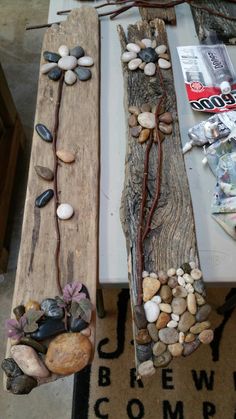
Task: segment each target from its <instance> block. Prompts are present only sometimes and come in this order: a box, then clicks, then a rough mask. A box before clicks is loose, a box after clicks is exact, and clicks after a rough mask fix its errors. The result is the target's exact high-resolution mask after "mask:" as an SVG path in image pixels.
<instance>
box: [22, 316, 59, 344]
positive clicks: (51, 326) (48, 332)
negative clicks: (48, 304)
mask: <svg viewBox="0 0 236 419" xmlns="http://www.w3.org/2000/svg"><path fill="white" fill-rule="evenodd" d="M64 332H66V329H65V325H64V323H63V322H62V321H61V320H54V319H51V318H49V317H48V318H47V319H46V320H45V321H43V322H42V323H41V324H40V325H39V328H38V330H37V331H36V332H33V333H31V334H30V337H31V338H32V339H35V340H39V341H40V340H45V339H48V338H50V337H51V336H56V335H59V334H60V333H64Z"/></svg>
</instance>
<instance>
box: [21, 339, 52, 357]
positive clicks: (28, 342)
mask: <svg viewBox="0 0 236 419" xmlns="http://www.w3.org/2000/svg"><path fill="white" fill-rule="evenodd" d="M19 343H20V345H27V346H30V347H31V348H34V349H35V350H36V351H37V352H41V353H42V354H46V352H47V348H46V346H44V345H42V343H39V342H36V340H34V339H32V338H30V337H29V336H25V337H23V338H21V339H20V342H19Z"/></svg>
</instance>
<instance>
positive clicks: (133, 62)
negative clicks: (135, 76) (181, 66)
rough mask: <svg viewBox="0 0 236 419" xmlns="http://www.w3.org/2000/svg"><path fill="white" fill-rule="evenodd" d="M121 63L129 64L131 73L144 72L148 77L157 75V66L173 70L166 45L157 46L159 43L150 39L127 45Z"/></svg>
mask: <svg viewBox="0 0 236 419" xmlns="http://www.w3.org/2000/svg"><path fill="white" fill-rule="evenodd" d="M126 50H127V51H125V52H123V54H122V56H121V61H122V62H123V63H127V64H128V68H129V70H131V71H135V70H138V69H140V70H142V71H143V72H144V74H146V76H149V77H152V76H154V75H155V73H156V65H158V66H159V67H160V68H162V69H164V70H168V69H169V68H171V62H170V56H169V54H168V53H167V46H166V45H163V44H162V45H157V41H156V40H155V39H154V40H151V39H149V38H145V39H142V40H141V41H136V42H135V43H133V42H131V43H129V44H127V45H126Z"/></svg>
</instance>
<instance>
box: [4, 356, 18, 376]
mask: <svg viewBox="0 0 236 419" xmlns="http://www.w3.org/2000/svg"><path fill="white" fill-rule="evenodd" d="M1 367H2V369H3V371H4V372H5V374H6V376H7V377H12V378H13V377H18V375H22V374H23V371H21V369H20V368H19V367H18V365H17V363H16V362H15V361H14V359H13V358H6V359H4V360H3V361H2V364H1Z"/></svg>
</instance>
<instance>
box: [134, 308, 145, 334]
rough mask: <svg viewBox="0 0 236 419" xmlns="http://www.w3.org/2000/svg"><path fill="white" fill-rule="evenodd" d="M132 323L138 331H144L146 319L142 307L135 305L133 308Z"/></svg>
mask: <svg viewBox="0 0 236 419" xmlns="http://www.w3.org/2000/svg"><path fill="white" fill-rule="evenodd" d="M134 321H135V324H136V326H137V328H138V329H146V327H147V319H146V315H145V311H144V308H143V305H137V306H135V307H134Z"/></svg>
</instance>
